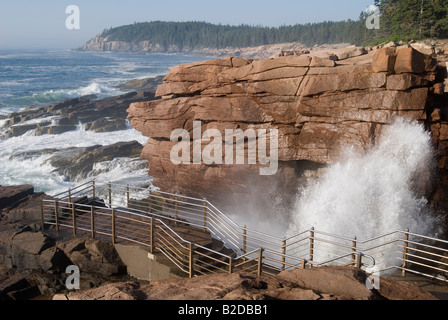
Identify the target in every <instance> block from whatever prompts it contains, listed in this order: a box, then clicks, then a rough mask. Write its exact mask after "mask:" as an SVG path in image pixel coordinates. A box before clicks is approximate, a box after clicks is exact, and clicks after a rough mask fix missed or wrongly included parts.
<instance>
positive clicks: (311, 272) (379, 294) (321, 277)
mask: <svg viewBox="0 0 448 320" xmlns="http://www.w3.org/2000/svg"><path fill="white" fill-rule="evenodd" d="M278 278H280V279H282V280H286V281H290V282H293V283H295V284H297V285H298V286H300V287H302V288H308V289H311V290H314V291H317V292H320V293H328V294H334V295H337V296H342V297H347V298H349V299H356V300H384V299H387V300H437V299H436V298H435V297H434V296H433V295H432V294H430V293H428V292H426V291H424V290H422V289H420V288H418V287H416V286H414V285H412V284H410V283H405V282H398V281H394V280H392V279H389V278H385V277H379V279H380V283H379V288H377V289H373V288H372V287H373V286H371V287H370V288H371V289H369V288H368V286H367V285H366V284H367V282H368V281H370V280H369V279H368V278H369V276H368V274H366V273H365V272H364V271H362V270H360V269H357V268H353V267H334V266H330V267H320V268H311V269H303V270H302V269H297V270H293V271H283V272H281V273H280V274H279V275H278Z"/></svg>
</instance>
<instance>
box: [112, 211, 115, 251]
mask: <svg viewBox="0 0 448 320" xmlns="http://www.w3.org/2000/svg"><path fill="white" fill-rule="evenodd" d="M112 244H115V209H112Z"/></svg>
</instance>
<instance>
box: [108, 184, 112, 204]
mask: <svg viewBox="0 0 448 320" xmlns="http://www.w3.org/2000/svg"><path fill="white" fill-rule="evenodd" d="M108 193H109V208H112V184H111V183H110V182H109V187H108Z"/></svg>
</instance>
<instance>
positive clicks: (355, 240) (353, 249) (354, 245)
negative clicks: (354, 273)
mask: <svg viewBox="0 0 448 320" xmlns="http://www.w3.org/2000/svg"><path fill="white" fill-rule="evenodd" d="M357 240H358V239H357V238H356V237H354V238H353V242H352V252H353V254H352V264H353V265H355V263H356V242H357Z"/></svg>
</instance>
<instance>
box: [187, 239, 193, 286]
mask: <svg viewBox="0 0 448 320" xmlns="http://www.w3.org/2000/svg"><path fill="white" fill-rule="evenodd" d="M189 249H190V250H189V253H188V268H189V271H190V272H189V276H190V279H192V278H193V277H194V259H193V254H194V246H193V244H192V243H191V242H190V244H189Z"/></svg>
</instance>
